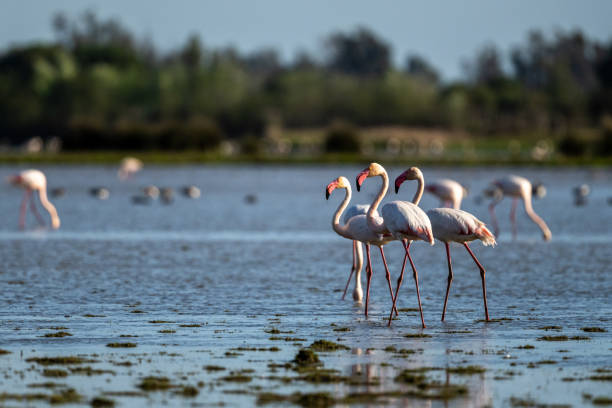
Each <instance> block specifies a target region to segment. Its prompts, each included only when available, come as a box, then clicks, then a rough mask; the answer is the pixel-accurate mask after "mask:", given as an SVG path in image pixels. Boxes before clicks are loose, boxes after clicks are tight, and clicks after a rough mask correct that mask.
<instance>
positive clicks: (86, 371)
mask: <svg viewBox="0 0 612 408" xmlns="http://www.w3.org/2000/svg"><path fill="white" fill-rule="evenodd" d="M70 373H71V374H77V375H86V376H88V377H91V376H92V375H102V374H111V375H115V374H116V373H115V372H114V371H112V370H101V369H97V368H92V367H90V366H85V367H74V368H70Z"/></svg>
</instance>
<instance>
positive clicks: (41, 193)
mask: <svg viewBox="0 0 612 408" xmlns="http://www.w3.org/2000/svg"><path fill="white" fill-rule="evenodd" d="M38 198H40V203H41V204H42V206H43V207H45V210H47V211H48V212H49V215H50V216H51V225H52V226H53V228H59V226H60V219H59V216H58V215H57V210H56V209H55V207H54V206H53V204H51V201H49V199H48V198H47V189H46V188H41V189H39V190H38Z"/></svg>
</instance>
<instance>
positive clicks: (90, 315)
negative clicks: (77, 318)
mask: <svg viewBox="0 0 612 408" xmlns="http://www.w3.org/2000/svg"><path fill="white" fill-rule="evenodd" d="M83 317H106V315H97V314H91V313H87V314H84V315H83Z"/></svg>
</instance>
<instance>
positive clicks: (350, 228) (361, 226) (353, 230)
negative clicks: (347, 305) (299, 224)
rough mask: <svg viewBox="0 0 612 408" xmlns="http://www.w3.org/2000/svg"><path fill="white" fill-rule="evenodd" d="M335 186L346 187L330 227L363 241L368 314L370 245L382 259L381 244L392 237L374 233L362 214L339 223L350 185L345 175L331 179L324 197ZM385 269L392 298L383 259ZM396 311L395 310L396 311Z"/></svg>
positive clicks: (370, 270) (390, 290) (352, 238)
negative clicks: (365, 260) (365, 259)
mask: <svg viewBox="0 0 612 408" xmlns="http://www.w3.org/2000/svg"><path fill="white" fill-rule="evenodd" d="M336 188H344V189H346V195H345V197H344V200H343V201H342V202H341V203H340V205H339V206H338V209H337V210H336V212H335V213H334V217H333V218H332V228H333V229H334V231H336V233H337V234H338V235H340V236H342V237H344V238H347V239H350V240H353V241H359V242H363V243H364V244H365V246H366V253H367V254H368V267H367V269H366V270H367V273H368V290H367V291H366V304H365V315H366V316H367V315H368V305H369V298H370V290H369V289H370V279H371V277H372V263H371V262H370V245H375V246H378V247H379V248H381V253H382V254H383V261H384V252H383V251H382V246H383V245H385V244H387V243H388V242H390V241H392V240H394V238H393V237H392V236H391V235H390V234H387V235H386V236H385V235H383V234H379V233H376V232H374V231H372V230H371V229H370V228H369V227H368V221H367V217H366V216H365V215H363V214H360V215H356V216H354V217H351V218H350V219H349V220H348V222H347V223H346V224H344V225H341V224H340V217H341V216H342V212H343V211H344V210H345V209H346V207H347V206H348V203H349V202H350V201H351V196H352V191H351V185H350V183H349V181H348V180H347V179H346V177H338V178H337V179H336V180H334V181H332V182H331V183H329V184H328V185H327V188H326V189H325V198H326V199H329V196H330V195H331V193H332V192H333V191H334V190H335V189H336ZM385 269H386V271H387V282H388V284H389V292H390V294H391V299H393V289H392V288H391V281H390V278H389V276H390V275H389V270H388V268H387V264H386V261H385ZM396 313H397V312H396Z"/></svg>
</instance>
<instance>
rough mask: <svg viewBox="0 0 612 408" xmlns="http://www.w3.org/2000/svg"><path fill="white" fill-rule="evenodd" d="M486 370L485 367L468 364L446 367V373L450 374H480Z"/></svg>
mask: <svg viewBox="0 0 612 408" xmlns="http://www.w3.org/2000/svg"><path fill="white" fill-rule="evenodd" d="M485 371H487V369H486V368H484V367H481V366H477V365H469V366H457V367H448V368H447V369H446V372H447V373H450V374H458V375H474V374H482V373H484V372H485Z"/></svg>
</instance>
